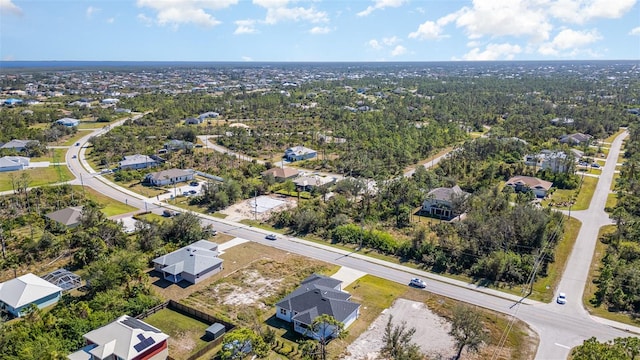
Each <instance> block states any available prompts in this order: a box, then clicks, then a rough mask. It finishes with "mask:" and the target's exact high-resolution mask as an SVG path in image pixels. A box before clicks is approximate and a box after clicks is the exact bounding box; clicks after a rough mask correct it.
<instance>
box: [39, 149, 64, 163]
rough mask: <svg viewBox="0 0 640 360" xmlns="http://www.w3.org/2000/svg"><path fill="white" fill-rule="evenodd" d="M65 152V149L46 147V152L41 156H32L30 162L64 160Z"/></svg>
mask: <svg viewBox="0 0 640 360" xmlns="http://www.w3.org/2000/svg"><path fill="white" fill-rule="evenodd" d="M66 153H67V149H59V148H56V149H47V153H46V154H44V155H42V156H38V157H32V158H31V162H38V161H49V162H64V160H65V159H64V156H65V155H66Z"/></svg>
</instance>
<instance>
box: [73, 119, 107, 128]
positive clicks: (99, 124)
mask: <svg viewBox="0 0 640 360" xmlns="http://www.w3.org/2000/svg"><path fill="white" fill-rule="evenodd" d="M107 125H109V123H108V122H97V121H91V120H82V121H80V124H78V130H94V129H102V128H103V127H105V126H107Z"/></svg>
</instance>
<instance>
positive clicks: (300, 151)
mask: <svg viewBox="0 0 640 360" xmlns="http://www.w3.org/2000/svg"><path fill="white" fill-rule="evenodd" d="M284 153H285V154H287V155H306V154H313V153H316V151H315V150H313V149H309V148H308V147H304V146H294V147H291V148H288V149H287V150H286V151H285V152H284Z"/></svg>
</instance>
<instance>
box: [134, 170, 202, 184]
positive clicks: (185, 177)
mask: <svg viewBox="0 0 640 360" xmlns="http://www.w3.org/2000/svg"><path fill="white" fill-rule="evenodd" d="M194 178H195V174H194V172H193V171H192V170H181V169H169V170H162V171H158V172H154V173H150V174H147V176H145V177H144V182H145V183H147V184H151V185H154V186H165V185H170V184H177V183H180V182H185V181H191V180H193V179H194Z"/></svg>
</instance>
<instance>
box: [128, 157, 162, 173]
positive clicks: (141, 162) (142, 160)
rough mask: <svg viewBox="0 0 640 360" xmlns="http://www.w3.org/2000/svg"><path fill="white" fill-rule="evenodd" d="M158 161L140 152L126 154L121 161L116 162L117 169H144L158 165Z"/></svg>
mask: <svg viewBox="0 0 640 360" xmlns="http://www.w3.org/2000/svg"><path fill="white" fill-rule="evenodd" d="M159 164H160V161H158V160H156V159H154V158H152V157H150V156H147V155H141V154H135V155H126V156H125V157H124V159H122V161H120V162H119V163H118V169H120V170H127V169H133V170H136V169H146V168H148V167H153V166H158V165H159Z"/></svg>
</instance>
